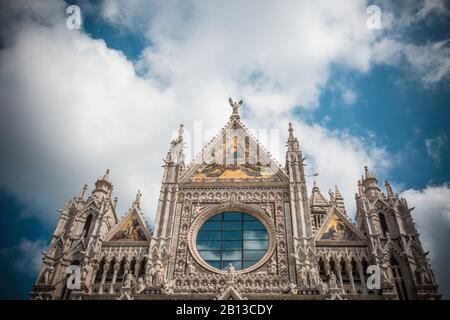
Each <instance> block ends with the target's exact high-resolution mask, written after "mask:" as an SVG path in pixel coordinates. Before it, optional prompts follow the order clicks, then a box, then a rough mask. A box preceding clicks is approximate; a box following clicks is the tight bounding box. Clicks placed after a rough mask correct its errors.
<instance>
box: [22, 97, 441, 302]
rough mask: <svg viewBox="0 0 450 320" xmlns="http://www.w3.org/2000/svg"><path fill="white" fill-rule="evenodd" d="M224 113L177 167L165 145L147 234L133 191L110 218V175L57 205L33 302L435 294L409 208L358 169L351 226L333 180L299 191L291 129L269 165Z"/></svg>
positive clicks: (236, 118)
mask: <svg viewBox="0 0 450 320" xmlns="http://www.w3.org/2000/svg"><path fill="white" fill-rule="evenodd" d="M229 102H230V105H231V107H232V109H233V111H232V114H231V116H230V120H229V121H228V123H227V124H226V125H225V126H224V127H223V129H222V130H221V131H220V132H219V133H218V134H217V136H216V137H214V138H213V139H212V140H211V141H210V142H209V143H208V144H207V145H206V147H205V148H204V149H203V150H202V152H201V153H200V154H199V155H198V157H197V158H196V159H194V161H193V162H192V163H191V164H189V165H185V163H184V154H183V146H184V142H183V127H182V126H180V130H179V135H178V137H177V138H176V139H174V140H172V141H171V142H170V148H169V151H168V153H167V156H166V158H165V160H164V174H163V178H162V184H161V191H160V196H159V200H158V206H157V212H156V221H155V223H154V230H150V228H149V227H148V226H147V223H146V222H145V219H144V217H143V213H142V211H141V206H140V204H141V194H140V192H138V194H137V195H136V200H135V201H134V203H133V204H132V205H131V207H130V209H129V210H128V212H127V213H126V214H125V216H124V217H123V218H122V219H121V220H119V219H118V218H117V212H116V205H117V198H114V197H113V193H112V192H113V184H112V181H111V178H110V173H109V170H108V171H107V172H106V173H105V175H103V176H102V177H100V178H99V179H98V180H97V181H96V182H95V188H94V190H93V191H92V193H91V194H90V195H89V196H87V195H86V192H87V186H86V185H85V186H83V188H82V190H81V192H80V194H79V195H78V196H76V197H74V198H73V199H72V200H70V201H69V202H67V203H66V204H65V206H64V208H63V209H62V210H60V217H59V222H58V224H57V226H56V229H55V231H54V234H53V236H52V239H51V243H50V245H49V248H48V250H47V251H46V252H43V265H42V269H41V272H40V274H39V275H38V278H37V280H36V283H35V285H34V286H33V290H32V292H31V293H30V298H31V299H298V300H300V299H439V298H440V295H439V294H438V292H437V287H438V286H437V283H436V279H435V276H434V273H433V271H432V270H431V266H430V263H429V261H428V258H427V253H426V252H424V249H423V247H422V245H421V242H420V238H419V233H418V231H417V230H416V228H415V225H414V222H413V219H412V216H411V211H412V210H413V208H410V207H409V206H408V204H407V202H406V200H405V199H403V198H400V197H399V196H398V195H397V194H395V193H394V191H393V190H392V187H391V186H390V184H389V182H387V181H386V182H385V188H386V192H385V193H384V192H382V191H381V190H380V188H379V185H378V180H377V178H376V176H375V175H374V174H373V173H372V172H370V171H369V169H368V168H367V167H366V168H364V172H363V176H362V177H361V180H360V181H358V182H357V186H358V188H357V193H356V194H355V200H356V208H357V209H356V219H355V220H356V221H355V222H352V221H351V219H350V218H349V217H348V215H347V211H346V208H345V205H344V199H343V197H342V195H341V193H340V191H339V189H338V188H337V187H336V188H335V190H334V191H333V192H332V191H329V195H327V196H324V195H323V193H322V192H321V191H320V189H319V187H318V186H317V185H316V183H314V185H313V187H312V189H311V190H310V192H308V191H309V190H308V189H307V185H306V179H305V173H304V166H305V163H304V161H305V158H304V157H303V154H302V150H301V146H300V143H299V140H298V139H297V138H296V136H295V134H294V129H293V127H292V125H291V124H289V129H288V130H289V138H288V142H287V150H286V162H285V165H284V166H281V165H279V164H278V163H277V162H276V161H275V160H274V159H273V158H272V157H271V155H270V154H269V153H268V152H267V151H266V150H265V149H264V148H263V146H261V145H260V143H259V142H258V141H257V140H256V138H254V137H253V136H252V134H250V132H249V130H248V129H247V128H246V127H245V125H244V124H243V122H242V121H241V118H240V115H239V107H240V105H241V102H239V103H237V102H234V101H232V100H231V99H230V100H229Z"/></svg>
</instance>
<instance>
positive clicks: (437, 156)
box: [425, 133, 449, 166]
mask: <svg viewBox="0 0 450 320" xmlns="http://www.w3.org/2000/svg"><path fill="white" fill-rule="evenodd" d="M448 143H449V138H448V136H447V135H446V134H445V133H441V134H439V135H438V136H436V137H435V138H430V139H425V146H426V148H427V153H428V155H429V156H430V157H431V159H433V162H434V164H435V165H436V166H440V165H441V164H442V154H443V153H444V152H446V151H449V144H448Z"/></svg>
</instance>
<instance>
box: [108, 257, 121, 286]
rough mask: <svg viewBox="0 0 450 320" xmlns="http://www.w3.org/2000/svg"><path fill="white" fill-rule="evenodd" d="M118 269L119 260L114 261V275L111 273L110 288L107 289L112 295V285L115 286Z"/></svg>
mask: <svg viewBox="0 0 450 320" xmlns="http://www.w3.org/2000/svg"><path fill="white" fill-rule="evenodd" d="M119 269H120V263H119V260H118V259H115V262H114V273H113V277H112V281H111V286H110V287H109V294H114V285H115V284H116V279H117V273H118V272H119Z"/></svg>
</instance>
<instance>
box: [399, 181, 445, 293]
mask: <svg viewBox="0 0 450 320" xmlns="http://www.w3.org/2000/svg"><path fill="white" fill-rule="evenodd" d="M401 196H402V197H405V198H406V199H407V200H408V203H409V205H410V206H411V207H415V210H414V211H413V212H412V214H413V218H414V221H415V223H416V225H417V228H418V230H419V232H420V234H421V241H422V244H423V246H424V248H425V250H430V256H429V257H430V259H431V266H432V268H433V270H434V271H435V272H436V276H437V280H438V284H439V292H440V293H442V294H443V296H444V298H446V299H449V298H450V276H449V273H448V270H449V269H450V256H449V251H448V243H449V242H450V233H449V229H450V186H448V185H441V186H428V187H427V188H425V189H423V190H415V189H408V190H406V191H404V192H402V193H401Z"/></svg>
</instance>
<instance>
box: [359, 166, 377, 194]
mask: <svg viewBox="0 0 450 320" xmlns="http://www.w3.org/2000/svg"><path fill="white" fill-rule="evenodd" d="M361 182H362V185H363V187H364V193H365V195H366V197H368V198H375V197H377V196H378V194H379V193H380V188H378V180H377V178H376V177H375V175H374V174H373V173H372V172H370V171H369V169H368V168H367V166H365V167H364V176H363V177H362V181H361Z"/></svg>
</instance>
